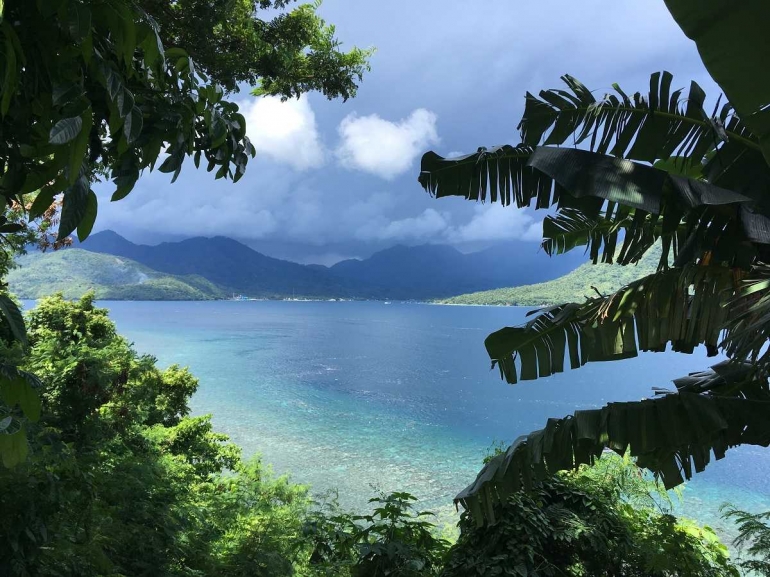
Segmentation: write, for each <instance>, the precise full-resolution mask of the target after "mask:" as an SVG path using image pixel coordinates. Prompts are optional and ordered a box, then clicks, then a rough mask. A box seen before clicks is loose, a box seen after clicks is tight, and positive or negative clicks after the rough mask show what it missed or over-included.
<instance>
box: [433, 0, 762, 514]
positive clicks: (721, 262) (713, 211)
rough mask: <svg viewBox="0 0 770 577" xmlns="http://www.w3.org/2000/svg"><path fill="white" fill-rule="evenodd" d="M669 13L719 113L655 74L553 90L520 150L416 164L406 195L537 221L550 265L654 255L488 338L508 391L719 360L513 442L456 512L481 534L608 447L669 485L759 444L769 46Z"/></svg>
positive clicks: (743, 26)
mask: <svg viewBox="0 0 770 577" xmlns="http://www.w3.org/2000/svg"><path fill="white" fill-rule="evenodd" d="M666 4H667V6H668V7H669V10H670V11H671V13H672V15H673V16H674V18H675V19H676V21H677V23H678V24H679V25H680V27H681V28H682V29H683V31H684V32H685V33H686V34H687V35H688V36H690V37H691V38H692V39H693V40H695V42H696V44H697V46H698V50H699V51H700V54H701V56H702V57H703V61H704V63H705V65H706V67H707V69H708V70H709V72H711V74H712V76H713V77H714V79H715V80H716V81H717V83H719V84H720V86H721V87H722V88H723V90H724V91H725V94H726V96H727V97H728V98H729V100H730V102H729V103H728V102H725V103H723V102H722V99H718V100H717V103H716V105H715V106H712V107H708V108H707V104H706V96H705V93H704V91H703V90H702V89H701V87H700V86H699V85H698V84H697V83H695V82H692V83H691V84H690V86H689V88H687V89H681V88H675V85H674V80H673V78H672V75H671V74H669V73H667V72H663V73H655V74H653V75H652V76H651V78H650V88H649V91H648V92H646V93H644V94H643V93H641V92H637V93H634V94H633V95H629V94H628V93H626V92H624V91H623V89H621V87H619V86H617V85H614V87H613V89H614V90H613V92H612V93H610V94H607V95H605V96H602V97H597V96H596V95H595V94H594V93H593V92H591V91H590V90H589V89H588V88H586V87H585V86H584V85H583V84H581V83H580V82H579V81H577V80H576V79H575V78H573V77H571V76H565V77H564V78H563V80H564V83H565V85H566V86H565V87H564V88H560V89H553V90H543V91H541V92H540V93H539V94H538V95H534V94H530V93H527V95H526V103H525V109H524V115H523V118H522V120H521V122H520V123H519V130H520V133H521V139H522V142H521V144H518V145H516V146H501V147H496V148H492V149H486V148H480V149H479V150H478V152H476V153H474V154H470V155H467V156H464V157H460V158H453V159H445V158H442V157H440V156H439V155H437V154H436V153H434V152H428V153H427V154H425V155H424V157H423V159H422V171H421V173H420V177H419V180H420V183H421V184H422V186H423V187H424V188H425V190H427V191H428V192H430V193H431V194H432V195H434V196H436V197H443V196H449V195H453V196H462V197H464V198H467V199H469V200H475V201H485V200H490V201H492V202H501V203H502V204H506V205H507V204H512V205H515V206H516V207H518V208H525V207H530V206H531V207H534V208H535V209H549V210H550V211H551V212H550V213H549V214H548V216H546V217H545V220H544V223H543V236H544V239H543V247H544V249H545V250H546V252H548V253H549V254H558V253H561V252H564V251H568V250H571V249H573V248H576V247H584V249H585V250H586V251H587V253H588V254H589V256H590V258H591V260H592V261H593V262H594V263H597V262H600V261H601V262H604V263H613V262H614V263H616V264H617V265H629V264H633V263H637V262H639V261H640V260H641V259H642V258H643V257H644V255H645V254H646V253H648V252H649V251H650V250H652V249H653V247H654V246H655V245H656V243H659V244H660V246H661V254H660V258H659V261H658V266H657V271H656V272H654V273H653V274H650V275H648V276H646V277H644V278H642V279H639V280H637V281H634V282H632V283H630V284H628V285H627V286H626V287H623V288H621V289H620V290H617V291H615V292H613V293H611V294H607V295H595V296H592V297H591V298H588V299H586V300H579V301H576V302H570V303H566V304H561V305H558V306H554V307H550V308H546V309H544V310H542V311H539V312H538V313H537V314H536V315H535V316H534V317H533V318H532V320H530V321H529V322H528V323H527V324H526V325H525V326H522V327H513V328H504V329H502V330H500V331H498V332H496V333H494V334H492V335H490V336H489V337H488V338H487V340H486V347H487V350H488V352H489V355H490V357H491V359H492V363H493V366H497V367H498V368H499V369H500V373H501V375H502V376H503V377H504V378H505V379H506V380H507V381H508V382H510V383H515V382H517V380H519V379H537V378H540V377H547V376H549V375H552V374H554V373H557V372H561V371H563V370H564V367H565V364H568V365H569V367H571V368H572V369H577V368H579V367H581V366H582V365H584V364H585V363H588V362H595V361H614V360H622V359H626V358H629V357H632V356H635V355H637V354H639V352H640V351H663V350H666V349H667V348H669V349H671V350H673V351H677V352H685V353H689V352H692V351H693V349H694V348H695V347H697V346H701V345H702V346H705V348H706V350H707V351H708V354H709V355H711V356H714V355H717V354H718V353H719V352H720V351H721V352H722V353H724V354H726V355H727V356H728V357H729V361H726V362H722V363H719V364H717V365H715V366H714V367H712V368H711V369H710V370H705V371H703V372H701V373H697V374H694V375H690V376H688V377H684V378H682V379H678V380H676V381H675V385H676V389H677V391H676V392H673V393H669V394H665V395H661V396H659V397H657V398H654V399H647V400H642V401H639V402H635V403H612V404H610V405H608V406H606V407H604V408H602V409H596V410H588V411H578V412H576V413H575V414H574V415H572V416H568V417H566V418H563V419H551V420H549V422H548V424H547V425H546V427H545V428H544V429H542V430H540V431H536V432H534V433H532V434H530V435H526V436H523V437H520V438H519V439H518V440H516V442H515V443H514V444H513V445H512V446H511V447H510V448H509V449H508V451H506V452H505V453H504V454H502V455H500V456H498V457H497V458H495V459H494V460H493V461H491V462H490V463H489V464H488V465H487V466H486V467H485V468H484V470H482V471H481V473H480V474H479V476H478V478H477V479H476V481H475V482H474V483H473V484H471V485H470V486H469V487H468V488H466V489H465V490H464V491H463V492H462V493H460V494H459V495H458V496H457V501H458V502H460V503H462V504H463V505H464V506H465V507H466V508H468V509H469V510H470V511H472V514H473V516H474V518H475V519H476V520H477V521H478V522H482V521H483V520H484V519H488V520H494V519H495V517H496V515H495V511H496V507H497V505H498V504H499V503H501V502H505V501H506V500H507V499H508V498H509V496H510V495H511V494H512V493H513V492H515V491H516V490H517V489H519V488H521V487H524V488H527V489H530V488H532V487H533V486H534V485H533V482H534V481H538V480H544V479H546V478H547V476H548V475H549V474H552V473H554V472H556V471H559V470H565V469H574V468H576V467H578V466H579V465H581V464H583V463H593V462H594V461H595V460H596V459H597V458H599V457H600V456H601V455H602V454H603V451H604V449H605V448H610V449H612V450H614V451H616V452H618V453H620V454H623V453H625V451H626V450H627V449H628V450H630V451H631V453H632V454H633V455H634V456H635V457H637V458H638V464H639V465H640V466H642V467H646V468H648V469H650V470H652V471H654V472H655V473H656V474H658V475H659V476H660V477H661V478H662V480H663V482H664V483H665V486H666V487H673V486H676V485H677V484H679V483H681V482H682V481H683V480H684V479H686V478H690V476H691V475H692V474H693V472H695V471H701V470H703V469H704V468H705V467H706V465H707V464H708V463H709V461H710V459H711V455H712V454H713V455H714V456H715V457H716V458H722V457H723V456H724V455H725V452H726V451H727V450H728V449H729V448H730V447H734V446H736V445H740V444H743V443H750V444H757V445H763V446H767V445H768V444H770V418H768V414H770V413H768V411H769V410H770V395H769V394H768V383H767V377H768V368H770V365H768V361H770V356H768V353H767V347H766V344H767V338H768V335H769V334H770V322H769V321H768V319H770V316H769V315H768V312H769V311H770V292H769V291H770V280H768V279H769V278H770V271H769V270H768V268H767V266H765V265H764V264H762V263H764V262H767V261H768V258H769V257H770V204H768V200H767V199H768V198H770V197H768V194H767V191H768V188H769V186H770V165H768V159H770V154H768V150H770V145H769V143H770V140H768V131H769V130H770V106H768V104H770V84H769V83H768V81H767V79H766V75H765V74H764V63H765V62H766V61H767V59H768V58H770V48H769V47H768V45H767V44H766V43H763V42H762V41H761V40H760V38H761V34H760V33H759V32H757V34H758V36H756V37H755V36H752V35H751V34H750V33H749V31H751V30H757V31H758V30H759V27H761V26H762V24H760V23H767V22H770V7H768V5H767V4H766V3H763V2H760V1H758V0H752V1H749V2H745V3H742V4H741V7H740V9H737V8H736V7H734V6H732V5H729V4H727V3H725V2H723V1H721V0H709V1H704V2H698V3H694V2H690V1H688V0H667V2H666ZM725 13H727V14H729V15H730V18H725V17H724V15H725ZM727 39H729V40H727ZM758 77H762V79H761V80H757V78H758ZM653 384H657V383H651V385H653Z"/></svg>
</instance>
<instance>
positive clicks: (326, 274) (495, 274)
mask: <svg viewBox="0 0 770 577" xmlns="http://www.w3.org/2000/svg"><path fill="white" fill-rule="evenodd" d="M77 246H78V248H79V249H82V250H86V251H90V252H95V253H102V254H112V255H115V256H120V257H123V258H128V259H130V260H133V261H136V262H137V263H140V264H142V265H144V266H147V267H149V268H150V269H152V270H155V271H158V272H159V273H165V274H170V275H176V276H185V275H199V276H201V277H203V278H205V279H207V280H209V281H210V282H212V283H214V284H215V285H217V286H218V287H219V288H220V289H221V290H222V291H224V292H226V293H230V292H237V293H242V294H244V295H247V296H250V297H259V298H281V297H286V296H291V295H294V296H297V297H309V298H328V297H344V298H381V299H399V300H431V299H437V298H447V297H450V296H453V295H457V294H462V293H468V292H476V291H481V290H487V289H494V288H500V287H504V286H511V285H521V284H532V283H535V282H541V281H546V280H550V279H553V278H555V277H557V276H559V275H560V274H563V273H566V272H568V271H570V270H573V269H574V268H575V267H577V266H578V264H580V262H582V260H583V257H582V256H577V257H576V256H575V255H570V254H568V255H561V256H558V257H553V258H550V259H548V262H549V265H548V266H543V264H544V260H543V259H545V258H547V257H545V255H543V254H542V253H540V254H538V252H539V247H538V245H537V244H535V243H531V242H524V241H508V242H506V243H505V244H501V245H498V246H495V247H492V248H490V249H486V250H482V251H478V252H475V253H469V254H464V253H462V252H460V251H459V250H457V248H455V247H453V246H449V245H440V244H423V245H417V246H407V245H403V244H400V245H395V246H392V247H389V248H387V249H384V250H382V251H379V252H376V253H374V254H373V255H371V256H370V257H368V258H366V259H362V260H357V259H348V260H343V261H340V262H338V263H336V264H334V265H332V266H331V267H325V266H323V265H303V264H298V263H294V262H290V261H285V260H281V259H277V258H274V257H270V256H268V255H265V254H262V253H260V252H258V251H256V250H254V249H252V248H250V247H249V246H247V245H245V244H243V243H241V242H239V241H237V240H235V239H232V238H229V237H225V236H215V237H203V236H198V237H192V238H189V239H185V240H182V241H175V242H163V243H160V244H157V245H143V244H136V243H133V242H131V241H129V240H127V239H125V238H124V237H122V236H120V235H119V234H118V233H116V232H114V231H102V232H98V233H95V234H93V235H91V236H90V237H89V238H88V239H87V240H86V241H85V242H83V243H80V244H78V245H77Z"/></svg>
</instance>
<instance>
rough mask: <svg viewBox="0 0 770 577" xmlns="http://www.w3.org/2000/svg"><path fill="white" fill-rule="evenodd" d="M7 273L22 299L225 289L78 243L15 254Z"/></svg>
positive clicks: (217, 293)
mask: <svg viewBox="0 0 770 577" xmlns="http://www.w3.org/2000/svg"><path fill="white" fill-rule="evenodd" d="M17 265H18V266H17V267H16V268H14V269H12V270H11V271H10V272H9V273H8V276H7V277H6V282H7V283H8V286H9V288H10V290H11V291H12V292H13V293H14V294H15V295H16V296H18V297H19V298H22V299H38V298H41V297H44V296H50V295H52V294H54V293H58V292H60V293H62V294H63V295H64V298H67V299H76V298H80V297H81V296H82V295H84V294H85V293H87V292H92V293H93V294H94V298H96V299H102V300H104V299H106V300H208V299H216V298H223V297H224V296H226V295H225V292H224V291H222V290H221V289H220V288H219V287H217V286H216V285H214V284H213V283H211V282H209V281H207V280H206V279H204V278H202V277H198V276H194V275H187V276H174V275H169V274H162V273H159V272H157V271H154V270H152V269H149V268H147V267H146V266H143V265H141V264H139V263H136V262H133V261H131V260H129V259H126V258H122V257H116V256H110V255H105V254H98V253H94V252H88V251H85V250H80V249H76V248H69V249H67V250H62V251H56V252H46V253H39V252H35V253H30V254H27V255H24V256H22V257H20V258H18V259H17Z"/></svg>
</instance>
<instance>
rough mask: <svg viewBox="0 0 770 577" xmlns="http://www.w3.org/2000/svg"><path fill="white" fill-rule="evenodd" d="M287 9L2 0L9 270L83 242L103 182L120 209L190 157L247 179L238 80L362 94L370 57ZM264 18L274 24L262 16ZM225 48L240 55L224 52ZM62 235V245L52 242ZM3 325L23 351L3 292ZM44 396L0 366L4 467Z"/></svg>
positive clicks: (0, 165)
mask: <svg viewBox="0 0 770 577" xmlns="http://www.w3.org/2000/svg"><path fill="white" fill-rule="evenodd" d="M288 4H289V2H287V1H285V0H276V1H274V2H271V1H269V0H260V1H258V2H250V1H248V0H245V1H238V2H227V3H214V4H211V3H209V2H196V1H190V2H181V3H178V2H164V1H158V2H156V1H153V0H148V1H147V2H144V3H143V2H134V1H133V0H108V1H101V0H99V1H97V0H41V1H39V2H29V1H27V0H6V1H4V2H0V51H1V54H2V56H0V78H2V79H3V81H2V83H1V84H0V197H2V198H0V201H2V207H3V208H2V212H1V213H0V273H2V274H4V273H5V272H6V270H7V269H8V267H9V266H10V258H11V257H10V255H11V254H13V253H14V251H18V250H19V249H23V248H24V246H25V244H26V242H28V241H30V240H38V241H39V242H40V243H41V244H42V246H43V248H46V247H48V246H53V247H54V248H56V247H57V246H60V245H62V244H66V243H67V242H68V241H67V239H68V237H69V235H70V234H72V233H75V232H76V233H77V236H78V238H79V239H80V240H83V239H85V238H86V237H87V236H88V235H89V234H90V232H91V229H92V227H93V225H94V222H95V219H96V214H97V210H98V207H97V204H98V203H97V197H96V194H95V193H94V191H93V190H92V186H93V184H94V183H95V182H96V181H98V180H109V181H111V183H112V186H113V187H114V192H113V194H112V200H120V199H122V198H124V197H126V196H127V195H128V194H129V193H130V192H131V190H132V189H133V188H134V185H135V184H136V182H137V180H138V178H139V176H140V174H141V173H142V172H143V171H144V170H152V169H155V168H157V169H158V170H159V171H160V172H163V173H168V174H170V175H171V182H174V181H175V180H176V179H177V177H178V176H179V174H180V172H181V170H182V165H183V163H184V161H185V159H186V158H188V157H190V158H192V160H193V162H194V164H195V166H196V167H199V166H200V165H201V164H203V166H205V167H206V170H207V171H209V172H215V177H216V178H230V179H232V180H233V181H234V182H237V181H238V180H239V179H240V178H241V177H242V176H243V174H244V173H245V170H246V165H247V163H248V160H249V158H250V157H253V156H254V155H255V153H256V151H255V149H254V146H253V145H252V144H251V142H250V141H249V138H248V137H247V136H246V121H245V118H244V116H243V115H242V114H241V113H240V112H239V110H238V106H237V105H236V104H234V103H232V102H228V101H227V100H226V99H225V94H226V91H233V90H236V89H237V83H238V82H247V83H250V84H252V85H257V84H260V85H261V89H260V90H261V93H264V94H271V95H277V96H281V97H284V98H289V97H294V96H299V95H300V94H301V93H303V92H305V91H307V90H316V89H317V90H321V91H323V92H324V93H325V94H326V95H327V96H328V97H330V98H333V97H336V96H341V97H343V98H348V97H350V96H352V95H354V94H355V90H356V86H357V84H356V83H357V82H358V80H360V79H361V77H362V75H363V73H364V71H365V70H366V69H367V67H368V63H367V58H368V56H369V54H370V51H362V50H359V49H356V48H354V49H353V50H352V51H350V52H347V53H343V52H341V51H340V50H339V41H338V40H337V39H336V37H335V35H334V28H333V27H331V26H327V25H326V23H325V22H324V21H323V20H322V19H320V18H319V17H318V16H317V15H316V13H315V7H314V6H299V7H296V8H294V9H292V10H290V11H288V12H286V11H285V10H286V9H287V6H288ZM260 10H261V11H267V12H265V14H271V15H272V17H271V18H269V19H265V20H263V19H261V18H259V17H258V15H259V11H260ZM268 10H272V12H270V11H268ZM276 10H277V12H276ZM164 27H165V30H164ZM226 41H232V42H234V43H235V44H236V45H237V46H240V47H244V51H243V52H242V53H238V54H235V53H233V52H232V51H229V52H228V53H226V54H224V53H223V52H222V47H223V46H222V43H223V42H226ZM178 42H184V43H185V44H183V45H179V44H177V43H178ZM186 48H187V49H190V50H193V51H194V52H195V54H196V55H198V56H200V58H201V66H200V67H199V66H197V64H196V61H195V58H193V57H192V56H191V55H190V53H189V52H188V51H187V50H186ZM246 48H248V49H246ZM310 69H312V70H313V74H312V75H310V74H309V72H310ZM223 78H224V79H227V80H226V86H225V87H224V88H223V87H222V86H221V85H220V84H219V83H217V80H218V79H223ZM25 220H29V221H30V222H33V223H37V224H33V225H28V224H27V223H26V222H25ZM52 230H56V231H57V232H56V235H57V236H56V237H55V238H52V239H49V238H48V237H49V235H50V232H51V231H52ZM25 235H26V236H25ZM0 323H2V324H3V325H4V328H5V329H7V330H9V331H10V333H11V334H12V335H13V336H14V338H15V339H16V340H17V342H18V343H19V345H20V346H22V347H24V346H26V344H27V336H26V331H25V327H24V323H23V319H22V317H21V314H20V312H19V310H18V307H17V306H16V305H15V303H14V302H13V300H12V299H11V298H10V297H9V296H8V294H7V292H5V291H0ZM37 389H39V382H38V380H37V379H36V378H35V377H34V376H32V375H31V374H29V373H26V372H24V371H20V370H19V369H18V368H17V367H16V366H15V365H14V364H13V363H12V362H9V359H5V358H4V359H1V360H0V393H2V394H1V395H0V396H1V397H2V399H3V400H4V401H5V403H4V404H0V456H2V457H3V460H4V462H6V463H7V464H13V463H16V462H18V461H19V460H20V459H22V458H23V456H24V454H25V453H26V451H27V448H26V439H25V434H24V429H25V426H26V424H27V422H28V421H29V420H33V421H34V420H35V419H36V417H37V406H38V405H39V402H38V401H35V400H34V399H35V398H36V397H37V392H36V390H37Z"/></svg>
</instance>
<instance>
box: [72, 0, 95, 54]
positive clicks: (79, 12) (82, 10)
mask: <svg viewBox="0 0 770 577" xmlns="http://www.w3.org/2000/svg"><path fill="white" fill-rule="evenodd" d="M67 18H68V20H67V28H68V30H69V33H70V36H71V37H72V40H73V41H74V42H75V43H76V44H79V43H81V42H83V40H84V39H85V37H86V36H88V34H89V33H90V32H91V10H89V9H88V6H87V5H86V4H84V3H82V2H74V1H73V2H70V3H69V6H68V7H67Z"/></svg>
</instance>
